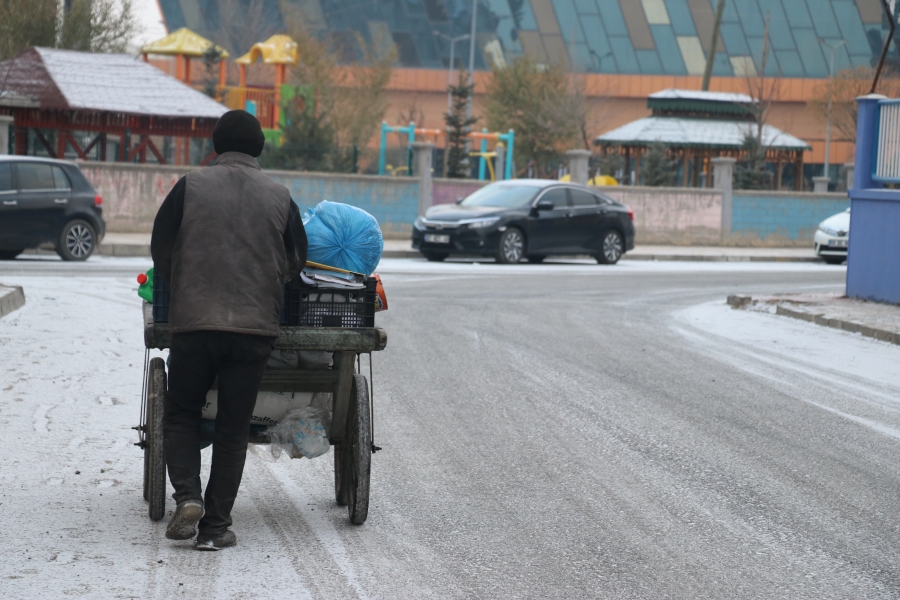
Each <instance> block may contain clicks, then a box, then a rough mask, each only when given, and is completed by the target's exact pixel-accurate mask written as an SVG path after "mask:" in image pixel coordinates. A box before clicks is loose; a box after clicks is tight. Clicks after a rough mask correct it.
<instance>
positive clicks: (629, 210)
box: [628, 208, 634, 221]
mask: <svg viewBox="0 0 900 600" xmlns="http://www.w3.org/2000/svg"><path fill="white" fill-rule="evenodd" d="M628 218H629V219H631V220H632V221H634V211H633V210H631V209H630V208H629V209H628Z"/></svg>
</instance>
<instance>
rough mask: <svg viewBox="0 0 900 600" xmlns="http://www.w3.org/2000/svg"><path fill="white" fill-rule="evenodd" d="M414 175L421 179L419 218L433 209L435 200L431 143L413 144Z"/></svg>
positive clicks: (432, 147) (432, 146) (432, 148)
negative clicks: (432, 205)
mask: <svg viewBox="0 0 900 600" xmlns="http://www.w3.org/2000/svg"><path fill="white" fill-rule="evenodd" d="M412 149H413V175H414V176H415V177H418V178H419V216H420V217H422V216H425V211H427V210H428V209H429V208H431V204H432V202H433V200H434V197H433V187H434V186H433V183H432V175H431V164H432V162H433V156H434V144H432V143H431V142H413V143H412Z"/></svg>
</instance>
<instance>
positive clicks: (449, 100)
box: [434, 31, 469, 113]
mask: <svg viewBox="0 0 900 600" xmlns="http://www.w3.org/2000/svg"><path fill="white" fill-rule="evenodd" d="M434 35H436V36H438V37H442V38H444V39H445V40H447V41H449V42H450V67H449V68H448V69H447V87H448V88H449V87H450V86H451V85H453V71H455V70H456V64H455V63H454V59H455V56H456V54H455V50H456V42H460V41H462V40H464V39H466V38H467V37H469V34H466V35H461V36H459V37H450V36H449V35H447V34H444V33H441V32H440V31H435V32H434ZM452 108H453V94H451V93H450V90H449V89H448V90H447V112H448V113H449V112H450V111H451V110H452Z"/></svg>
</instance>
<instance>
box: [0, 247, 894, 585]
mask: <svg viewBox="0 0 900 600" xmlns="http://www.w3.org/2000/svg"><path fill="white" fill-rule="evenodd" d="M145 266H147V265H146V263H145V262H144V261H142V260H140V259H97V260H92V261H90V262H88V263H87V264H83V265H69V264H63V263H61V262H58V261H52V260H42V261H37V260H31V261H24V260H21V259H20V260H17V261H14V262H12V263H3V264H0V281H2V282H4V283H6V284H18V285H23V286H24V288H25V293H26V297H27V304H26V306H25V307H24V308H22V309H21V310H19V311H17V312H16V313H13V314H12V315H10V316H9V317H6V318H4V319H2V320H0V373H2V374H0V431H2V432H3V433H2V435H0V589H2V590H3V592H2V594H0V595H2V596H3V597H5V598H34V597H52V598H62V597H69V596H93V597H95V598H172V597H181V596H184V597H188V598H190V597H202V598H248V597H253V598H285V597H291V598H336V599H338V598H384V599H392V598H416V599H418V598H850V597H853V598H860V597H868V598H891V597H893V598H896V597H898V596H900V567H898V565H900V543H898V512H900V473H898V465H900V410H898V409H900V404H898V399H900V369H898V368H897V366H896V365H897V364H900V347H897V346H892V345H890V344H887V343H884V342H878V341H875V340H872V339H867V338H862V337H861V336H859V335H855V334H849V333H844V332H840V331H836V330H831V329H828V328H823V327H818V326H815V325H813V324H810V323H803V322H799V321H794V320H791V319H787V318H785V317H780V316H774V315H767V314H758V313H749V312H746V311H734V310H731V309H729V308H728V307H726V306H725V305H724V299H725V296H726V295H727V294H729V293H750V294H762V293H765V294H769V293H778V292H801V291H822V292H829V291H839V290H841V289H842V287H843V279H844V276H845V270H844V269H843V268H834V267H826V266H824V265H808V264H760V263H753V264H749V263H746V264H737V263H692V264H691V263H665V264H663V263H658V264H657V263H636V262H631V263H623V264H620V265H618V266H615V267H601V266H598V265H595V264H589V263H588V262H586V261H585V262H579V261H574V262H570V263H565V264H561V263H556V264H554V263H551V264H545V265H520V266H513V267H505V266H500V265H493V264H471V263H445V264H428V263H424V262H421V261H412V260H395V261H385V262H384V263H383V264H382V266H381V268H380V272H381V273H382V277H383V279H384V281H385V286H386V289H387V293H388V300H389V303H390V310H389V311H388V312H386V313H381V314H379V315H378V319H377V320H378V322H379V323H380V324H381V325H382V326H383V327H385V329H387V331H388V334H389V341H388V348H387V349H386V350H385V351H384V352H382V353H380V354H378V355H376V356H375V363H374V369H375V381H374V392H375V406H376V412H375V435H376V443H377V444H378V445H379V446H382V447H383V451H381V452H379V453H378V454H376V455H375V456H374V457H373V480H372V502H371V508H370V516H369V520H368V521H367V522H366V524H365V525H363V526H361V527H356V526H351V525H350V524H349V523H348V522H347V516H346V510H345V509H344V508H341V507H338V506H336V505H335V503H334V500H333V498H334V493H333V489H332V471H331V468H332V460H331V454H330V453H329V454H327V455H325V456H324V457H322V458H319V459H315V460H306V459H301V460H294V461H290V460H288V459H287V458H286V457H283V458H282V459H281V460H279V461H275V460H273V459H272V458H271V456H270V454H269V453H268V449H267V448H266V447H264V446H260V447H251V453H250V455H249V456H248V461H247V467H246V471H245V474H244V483H243V485H242V488H241V493H240V496H239V497H238V500H237V504H236V505H235V509H234V514H233V516H234V521H235V525H234V530H235V532H236V533H237V536H238V544H239V545H238V547H237V548H234V549H229V550H226V551H223V552H220V553H200V552H195V551H193V550H192V549H191V546H190V544H189V543H187V542H171V541H169V540H166V539H165V538H164V535H163V534H164V530H165V522H166V521H165V520H163V521H160V522H157V523H154V522H151V521H149V520H148V519H147V516H146V510H147V509H146V504H145V502H144V500H143V498H142V497H141V483H142V481H141V475H142V458H141V453H140V451H139V450H138V449H137V448H135V447H134V446H133V445H132V443H133V442H134V441H136V440H135V434H134V432H133V431H131V430H130V427H131V426H132V425H135V424H137V420H138V411H139V399H140V387H141V378H142V373H141V368H142V364H143V359H144V352H143V347H142V336H141V325H140V315H139V300H138V298H137V295H136V293H135V288H136V284H134V283H133V281H134V275H135V274H136V273H137V272H138V271H140V270H141V269H142V268H144V267H145ZM205 452H206V453H207V454H204V461H205V463H206V464H207V465H208V459H209V456H208V450H207V451H205ZM169 504H170V506H169V509H170V510H171V508H173V506H172V502H171V500H170V501H169Z"/></svg>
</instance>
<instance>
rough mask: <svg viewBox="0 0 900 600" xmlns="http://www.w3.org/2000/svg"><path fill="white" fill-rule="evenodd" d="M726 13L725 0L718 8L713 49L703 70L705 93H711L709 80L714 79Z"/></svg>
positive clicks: (713, 35) (720, 0) (722, 0)
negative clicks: (723, 18) (717, 49)
mask: <svg viewBox="0 0 900 600" xmlns="http://www.w3.org/2000/svg"><path fill="white" fill-rule="evenodd" d="M724 12H725V0H719V5H718V6H716V24H715V25H714V26H713V34H712V48H711V49H710V51H709V56H707V57H706V68H705V69H704V70H703V91H704V92H708V91H709V80H710V78H712V70H713V63H715V62H716V46H718V45H719V29H721V28H722V13H724Z"/></svg>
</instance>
